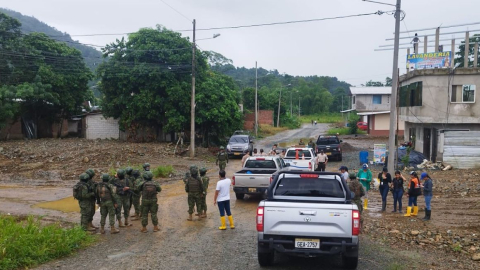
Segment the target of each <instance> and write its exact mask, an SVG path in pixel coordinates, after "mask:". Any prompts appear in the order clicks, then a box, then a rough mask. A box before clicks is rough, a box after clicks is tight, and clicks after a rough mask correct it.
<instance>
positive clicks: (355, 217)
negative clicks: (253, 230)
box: [257, 210, 360, 235]
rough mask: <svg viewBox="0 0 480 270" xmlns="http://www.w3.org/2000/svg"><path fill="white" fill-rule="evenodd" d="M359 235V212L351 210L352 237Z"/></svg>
mask: <svg viewBox="0 0 480 270" xmlns="http://www.w3.org/2000/svg"><path fill="white" fill-rule="evenodd" d="M257 227H258V225H257ZM359 234H360V212H359V211H358V210H353V211H352V235H359Z"/></svg>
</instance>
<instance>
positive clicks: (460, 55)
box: [455, 34, 480, 67]
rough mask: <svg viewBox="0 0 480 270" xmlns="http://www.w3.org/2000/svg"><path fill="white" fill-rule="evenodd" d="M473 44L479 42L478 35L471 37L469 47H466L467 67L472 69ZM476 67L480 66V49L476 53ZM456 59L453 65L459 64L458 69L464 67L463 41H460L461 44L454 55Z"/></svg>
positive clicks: (479, 36) (479, 37)
mask: <svg viewBox="0 0 480 270" xmlns="http://www.w3.org/2000/svg"><path fill="white" fill-rule="evenodd" d="M475 42H480V35H479V34H475V35H473V36H472V37H470V46H469V47H468V67H473V60H474V58H475V46H474V44H473V43H475ZM477 53H478V54H477V57H478V61H477V67H479V66H480V48H479V51H478V52H477ZM455 54H456V55H457V57H456V58H455V64H460V65H459V67H464V65H465V41H462V43H461V44H460V46H459V50H458V52H456V53H455Z"/></svg>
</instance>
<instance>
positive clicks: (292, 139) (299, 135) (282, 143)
mask: <svg viewBox="0 0 480 270" xmlns="http://www.w3.org/2000/svg"><path fill="white" fill-rule="evenodd" d="M328 126H329V124H323V123H319V124H317V125H311V124H303V126H302V127H301V128H299V129H293V130H287V131H284V132H280V133H278V134H276V135H274V136H270V137H267V138H264V139H261V140H258V141H256V142H255V145H254V147H255V148H258V149H260V148H263V149H264V150H265V152H268V150H269V149H271V148H272V146H273V144H275V143H277V144H279V147H280V148H286V147H289V146H290V145H294V144H298V141H299V140H300V139H303V141H304V142H305V144H307V143H308V141H309V140H310V139H313V141H314V142H316V141H317V138H318V136H319V135H321V134H325V133H326V132H327V130H328Z"/></svg>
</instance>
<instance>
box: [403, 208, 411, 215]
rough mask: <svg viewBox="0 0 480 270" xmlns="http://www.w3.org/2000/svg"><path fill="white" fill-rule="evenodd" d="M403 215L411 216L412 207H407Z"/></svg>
mask: <svg viewBox="0 0 480 270" xmlns="http://www.w3.org/2000/svg"><path fill="white" fill-rule="evenodd" d="M403 216H404V217H411V216H412V207H410V206H409V207H407V213H406V214H405V215H403Z"/></svg>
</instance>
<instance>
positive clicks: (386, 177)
mask: <svg viewBox="0 0 480 270" xmlns="http://www.w3.org/2000/svg"><path fill="white" fill-rule="evenodd" d="M378 180H380V187H379V188H378V189H379V190H380V195H381V196H382V212H385V209H386V208H387V196H388V191H389V190H390V183H391V182H392V176H391V175H390V174H389V173H388V169H387V167H383V171H382V172H381V173H379V174H378Z"/></svg>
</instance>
